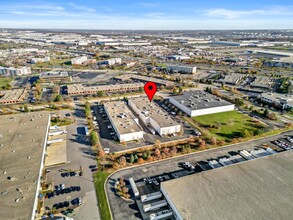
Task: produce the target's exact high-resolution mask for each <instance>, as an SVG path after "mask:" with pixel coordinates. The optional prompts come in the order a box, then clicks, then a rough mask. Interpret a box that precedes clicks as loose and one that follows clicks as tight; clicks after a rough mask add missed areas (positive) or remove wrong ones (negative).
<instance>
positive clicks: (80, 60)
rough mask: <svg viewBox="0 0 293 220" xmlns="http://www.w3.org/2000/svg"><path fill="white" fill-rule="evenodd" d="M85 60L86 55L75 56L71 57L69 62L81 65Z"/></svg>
mask: <svg viewBox="0 0 293 220" xmlns="http://www.w3.org/2000/svg"><path fill="white" fill-rule="evenodd" d="M85 61H87V56H82V57H76V58H73V59H71V64H72V65H81V64H83V63H84V62H85Z"/></svg>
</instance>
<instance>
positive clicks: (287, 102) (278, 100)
mask: <svg viewBox="0 0 293 220" xmlns="http://www.w3.org/2000/svg"><path fill="white" fill-rule="evenodd" d="M260 98H261V101H263V102H265V103H269V104H273V105H277V106H280V107H281V108H282V109H290V108H293V97H292V95H283V94H277V93H262V94H261V95H260Z"/></svg>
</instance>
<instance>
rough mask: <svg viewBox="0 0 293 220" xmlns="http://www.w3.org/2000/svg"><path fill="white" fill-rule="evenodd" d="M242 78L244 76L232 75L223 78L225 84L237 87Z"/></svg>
mask: <svg viewBox="0 0 293 220" xmlns="http://www.w3.org/2000/svg"><path fill="white" fill-rule="evenodd" d="M244 77H245V75H244V74H240V73H232V74H228V75H226V76H225V79H224V82H225V83H227V84H232V85H237V84H238V83H239V82H240V81H241V79H243V78H244Z"/></svg>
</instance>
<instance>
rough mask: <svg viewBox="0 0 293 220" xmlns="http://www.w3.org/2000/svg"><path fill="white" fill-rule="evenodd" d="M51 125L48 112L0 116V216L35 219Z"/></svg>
mask: <svg viewBox="0 0 293 220" xmlns="http://www.w3.org/2000/svg"><path fill="white" fill-rule="evenodd" d="M48 124H49V114H48V113H47V112H37V113H25V114H14V115H7V116H0V219H14V220H18V219H19V220H22V219H31V215H32V212H33V205H34V200H35V195H36V190H37V181H38V179H39V172H40V168H41V161H42V155H43V150H44V148H43V146H44V144H45V137H46V134H47V130H48ZM9 178H11V180H9ZM17 200H18V202H16V201H17Z"/></svg>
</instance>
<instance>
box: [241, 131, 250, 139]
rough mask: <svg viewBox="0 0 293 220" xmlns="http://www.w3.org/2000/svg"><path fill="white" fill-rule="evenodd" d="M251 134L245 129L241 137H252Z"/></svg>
mask: <svg viewBox="0 0 293 220" xmlns="http://www.w3.org/2000/svg"><path fill="white" fill-rule="evenodd" d="M250 136H251V133H250V132H249V131H248V130H244V131H243V132H242V133H241V137H243V138H247V137H250Z"/></svg>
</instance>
